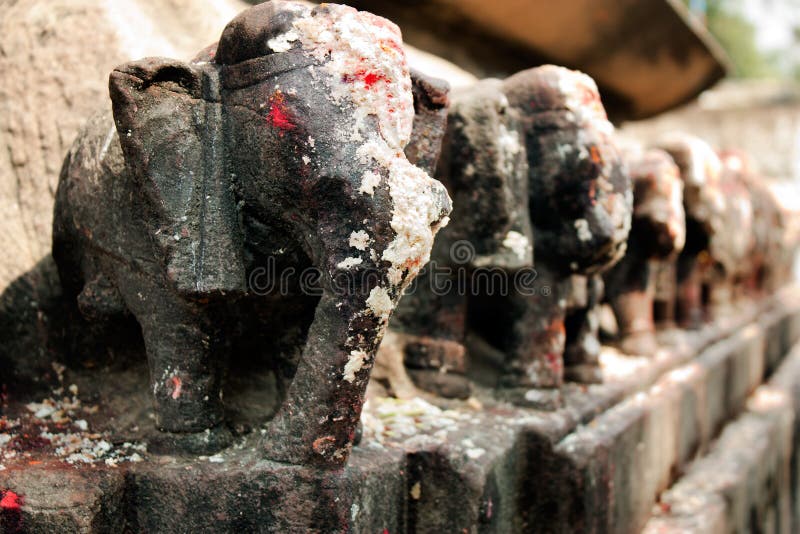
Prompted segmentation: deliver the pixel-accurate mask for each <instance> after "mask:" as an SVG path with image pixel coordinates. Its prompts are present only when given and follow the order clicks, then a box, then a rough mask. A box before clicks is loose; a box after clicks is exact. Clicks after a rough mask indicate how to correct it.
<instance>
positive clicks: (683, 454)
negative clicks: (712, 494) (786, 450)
mask: <svg viewBox="0 0 800 534" xmlns="http://www.w3.org/2000/svg"><path fill="white" fill-rule="evenodd" d="M790 327H791V324H790V323H787V322H786V320H784V318H783V316H782V314H768V315H767V316H765V317H763V318H762V320H761V321H760V324H759V325H755V324H754V325H750V326H749V327H748V328H746V329H743V330H740V331H739V332H738V333H737V334H735V335H733V336H732V337H730V338H728V339H725V340H723V341H721V342H719V343H716V344H714V345H711V346H710V347H709V348H707V349H706V350H704V351H703V352H702V353H700V355H699V356H698V357H697V359H696V360H695V361H693V362H689V363H686V364H685V365H684V366H682V367H678V368H675V369H674V370H672V371H670V372H668V373H666V374H664V375H663V377H662V378H661V379H659V380H658V381H657V382H656V383H655V384H654V385H653V386H652V387H650V388H649V389H647V390H645V391H643V392H642V393H639V394H637V395H633V396H632V397H629V398H628V399H626V400H624V401H623V402H621V403H619V404H618V405H616V406H614V407H613V408H611V409H609V410H608V411H606V412H604V413H602V414H601V415H599V416H598V417H596V418H594V419H591V420H587V421H586V425H585V426H582V427H578V429H577V430H576V431H575V432H574V433H571V434H569V435H567V436H565V437H563V438H562V439H560V440H556V441H547V440H542V437H541V436H540V435H538V434H537V433H535V432H531V433H530V434H529V436H528V438H527V439H528V440H529V443H531V445H530V446H525V447H522V450H531V451H532V452H531V453H529V454H530V456H529V458H530V459H529V464H528V466H527V467H526V472H527V473H528V475H527V477H526V479H527V480H534V479H541V480H546V481H547V483H546V484H543V485H542V486H538V485H537V486H534V487H535V488H536V490H535V491H533V492H531V493H530V494H528V495H526V496H525V497H524V498H525V501H524V504H522V505H521V506H520V511H521V513H522V514H523V517H525V518H526V521H527V524H529V525H547V527H545V528H544V529H543V530H544V531H547V532H562V531H565V530H569V529H574V528H578V529H579V530H583V531H592V532H638V531H639V530H640V529H641V528H642V527H643V526H644V525H645V523H646V522H647V520H648V517H649V516H650V513H651V508H652V505H653V503H654V502H655V501H656V499H657V497H658V495H659V494H660V493H661V491H663V490H664V489H666V488H667V487H668V485H669V484H670V483H671V482H672V481H673V480H674V479H675V478H676V476H677V475H678V474H679V473H681V472H682V471H683V470H684V469H685V468H686V467H687V466H688V465H689V462H690V461H691V460H692V459H694V458H695V457H697V455H699V454H702V453H703V452H704V451H705V450H707V448H708V446H709V443H710V441H711V440H712V439H713V438H714V437H715V436H716V435H717V433H718V431H719V430H720V429H721V428H722V427H723V426H724V424H725V423H726V422H727V421H728V420H729V419H730V418H731V417H734V416H735V415H736V414H737V413H738V412H739V411H741V410H742V409H743V408H744V406H745V401H746V399H747V397H748V395H749V394H750V393H751V392H752V391H753V390H754V389H755V388H756V387H757V386H758V384H760V383H761V381H762V379H763V370H764V367H763V365H764V360H765V347H766V339H768V338H769V337H770V336H774V335H777V334H778V333H780V332H782V331H785V330H787V329H789V328H790ZM787 350H788V348H787V347H786V346H784V347H783V354H786V351H787Z"/></svg>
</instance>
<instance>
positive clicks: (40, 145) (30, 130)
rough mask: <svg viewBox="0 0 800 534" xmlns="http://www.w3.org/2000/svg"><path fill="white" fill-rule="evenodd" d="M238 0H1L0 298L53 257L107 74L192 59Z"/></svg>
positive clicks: (235, 9) (234, 9)
mask: <svg viewBox="0 0 800 534" xmlns="http://www.w3.org/2000/svg"><path fill="white" fill-rule="evenodd" d="M245 7H246V4H245V3H244V2H241V1H239V0H220V1H214V2H196V1H189V0H157V1H142V0H133V1H130V2H126V3H125V5H124V7H123V5H122V4H119V3H117V2H104V1H101V0H27V1H16V0H5V1H4V2H2V7H1V8H0V35H2V36H3V37H2V42H0V72H2V73H3V76H2V79H1V80H0V147H2V150H0V221H2V222H0V228H2V231H0V247H2V250H4V251H5V252H6V253H5V254H4V256H3V258H2V259H1V260H0V289H4V288H5V287H6V286H7V285H8V284H9V283H11V281H12V280H14V279H15V278H17V277H18V276H20V275H22V274H23V273H25V272H26V271H27V270H28V269H31V268H32V267H33V266H34V265H35V264H36V263H37V262H39V261H40V260H41V258H42V257H43V256H45V255H46V254H48V253H49V250H50V236H51V221H52V217H51V214H52V207H53V199H54V195H55V190H56V184H57V182H58V172H59V169H60V167H61V163H62V161H63V159H64V154H65V153H66V152H67V149H68V148H69V146H70V144H71V143H72V140H73V139H74V138H75V136H76V135H77V133H78V131H79V129H80V128H81V126H82V125H83V123H84V121H85V120H86V118H87V117H89V116H90V115H91V114H92V113H94V112H96V111H97V110H98V108H102V107H105V108H106V109H110V106H108V105H105V106H103V102H108V100H107V95H108V89H107V87H108V86H107V80H108V73H109V72H110V71H111V69H113V68H114V66H116V65H118V64H120V63H122V62H123V61H127V60H129V59H131V58H134V57H143V56H173V57H187V58H188V57H190V56H191V54H193V53H194V52H195V50H197V49H199V48H200V47H202V46H205V45H206V44H208V43H209V42H211V41H213V40H215V39H216V38H217V37H218V36H219V32H220V31H221V30H222V28H223V26H224V25H225V23H226V22H227V21H228V20H230V18H231V17H232V16H233V15H235V14H236V13H237V12H238V11H240V10H241V9H244V8H245Z"/></svg>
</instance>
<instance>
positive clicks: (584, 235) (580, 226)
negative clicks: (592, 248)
mask: <svg viewBox="0 0 800 534" xmlns="http://www.w3.org/2000/svg"><path fill="white" fill-rule="evenodd" d="M575 230H576V231H577V233H578V239H580V240H581V241H590V240H591V239H592V232H591V231H590V230H589V222H588V221H587V220H586V219H578V220H576V221H575Z"/></svg>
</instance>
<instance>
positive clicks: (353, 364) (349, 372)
mask: <svg viewBox="0 0 800 534" xmlns="http://www.w3.org/2000/svg"><path fill="white" fill-rule="evenodd" d="M368 357H369V356H368V355H367V353H366V352H364V351H363V350H351V351H350V358H349V359H348V360H347V363H346V364H345V366H344V379H345V380H347V381H348V382H350V383H351V384H352V383H353V381H354V380H355V379H356V373H357V372H359V371H360V370H361V368H362V367H364V362H366V361H367V358H368Z"/></svg>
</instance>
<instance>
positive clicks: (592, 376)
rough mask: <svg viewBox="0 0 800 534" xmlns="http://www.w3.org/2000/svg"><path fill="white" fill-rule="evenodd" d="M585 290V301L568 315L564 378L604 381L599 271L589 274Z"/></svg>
mask: <svg viewBox="0 0 800 534" xmlns="http://www.w3.org/2000/svg"><path fill="white" fill-rule="evenodd" d="M585 291H586V299H585V303H584V304H585V305H583V306H580V307H579V308H577V309H575V310H573V311H572V312H571V313H568V314H567V316H566V319H565V332H566V342H565V343H566V346H565V348H564V378H565V379H567V380H570V381H573V382H581V383H584V384H596V383H600V382H602V381H603V377H602V373H601V371H600V336H599V331H600V300H601V299H602V296H603V280H602V279H601V278H600V276H599V275H594V276H589V277H587V279H586V289H585Z"/></svg>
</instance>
